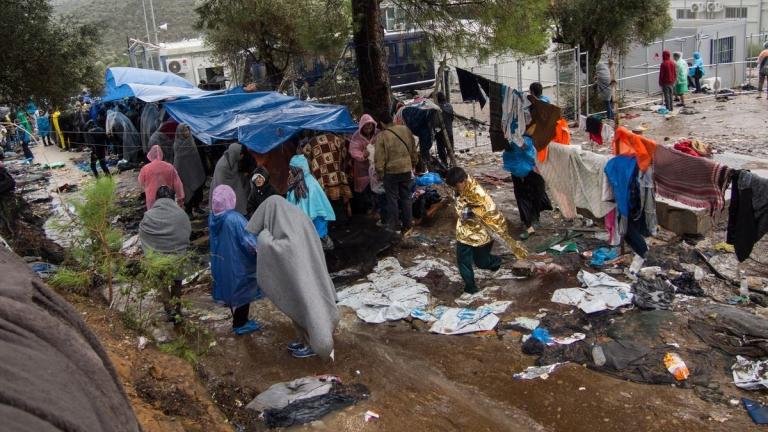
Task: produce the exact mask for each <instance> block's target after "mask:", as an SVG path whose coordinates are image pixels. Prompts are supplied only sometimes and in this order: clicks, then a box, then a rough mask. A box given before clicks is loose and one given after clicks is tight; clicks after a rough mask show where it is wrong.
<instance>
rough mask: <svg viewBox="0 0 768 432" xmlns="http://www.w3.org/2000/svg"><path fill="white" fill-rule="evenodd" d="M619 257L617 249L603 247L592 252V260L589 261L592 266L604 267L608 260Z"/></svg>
mask: <svg viewBox="0 0 768 432" xmlns="http://www.w3.org/2000/svg"><path fill="white" fill-rule="evenodd" d="M618 257H619V252H618V251H617V250H616V249H611V248H604V247H601V248H599V249H597V250H596V251H594V252H592V261H591V262H590V263H589V265H591V266H592V267H602V266H604V265H605V263H606V261H610V260H614V259H616V258H618Z"/></svg>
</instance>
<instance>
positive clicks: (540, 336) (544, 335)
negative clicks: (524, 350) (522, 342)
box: [531, 327, 552, 344]
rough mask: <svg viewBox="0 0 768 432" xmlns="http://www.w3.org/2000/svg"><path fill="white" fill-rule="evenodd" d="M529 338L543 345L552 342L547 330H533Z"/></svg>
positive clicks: (538, 328)
mask: <svg viewBox="0 0 768 432" xmlns="http://www.w3.org/2000/svg"><path fill="white" fill-rule="evenodd" d="M531 337H532V338H534V339H536V340H538V341H539V342H541V343H545V344H548V343H550V342H551V341H552V336H550V335H549V330H547V329H545V328H542V327H537V328H535V329H534V330H533V333H531Z"/></svg>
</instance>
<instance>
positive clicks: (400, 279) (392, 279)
mask: <svg viewBox="0 0 768 432" xmlns="http://www.w3.org/2000/svg"><path fill="white" fill-rule="evenodd" d="M403 273H404V270H403V267H402V266H401V265H400V263H399V262H398V261H397V258H394V257H389V258H385V259H383V260H381V261H379V263H378V264H377V265H376V267H375V268H374V269H373V273H371V274H370V275H368V282H365V283H361V284H357V285H353V286H351V287H349V288H347V289H344V290H342V291H340V292H339V294H338V296H339V306H348V307H350V308H352V309H354V310H355V312H356V313H357V317H358V318H360V319H361V320H363V321H365V322H367V323H371V324H380V323H383V322H386V321H397V320H401V319H405V318H407V317H409V316H410V315H411V312H412V311H413V310H414V309H417V308H426V307H427V306H428V305H429V289H428V288H427V287H426V285H424V284H420V283H418V282H416V281H415V280H414V279H412V278H410V277H408V276H405V275H404V274H403ZM425 275H426V273H425Z"/></svg>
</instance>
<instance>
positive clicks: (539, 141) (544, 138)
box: [525, 95, 562, 151]
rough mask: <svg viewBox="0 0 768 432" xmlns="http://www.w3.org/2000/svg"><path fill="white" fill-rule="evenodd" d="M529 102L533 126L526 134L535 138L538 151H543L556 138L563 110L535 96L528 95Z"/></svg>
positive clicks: (529, 127)
mask: <svg viewBox="0 0 768 432" xmlns="http://www.w3.org/2000/svg"><path fill="white" fill-rule="evenodd" d="M528 100H529V101H530V102H531V107H530V112H531V124H530V125H528V127H527V129H526V131H525V133H526V134H528V135H530V136H531V138H533V143H534V146H535V147H536V150H538V151H541V150H543V149H544V148H546V147H547V146H548V145H549V143H550V142H551V141H552V140H553V139H554V138H555V135H556V134H557V130H556V128H557V122H558V121H560V118H561V116H562V110H561V109H560V107H559V106H557V105H552V104H550V103H546V102H542V101H541V100H539V99H538V98H536V97H535V96H531V95H528Z"/></svg>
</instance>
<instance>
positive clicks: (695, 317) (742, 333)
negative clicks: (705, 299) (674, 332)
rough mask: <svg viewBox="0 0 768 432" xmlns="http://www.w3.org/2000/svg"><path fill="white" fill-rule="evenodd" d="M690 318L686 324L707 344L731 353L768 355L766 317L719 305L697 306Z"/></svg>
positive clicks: (735, 307) (750, 355)
mask: <svg viewBox="0 0 768 432" xmlns="http://www.w3.org/2000/svg"><path fill="white" fill-rule="evenodd" d="M691 317H692V318H691V319H690V320H689V322H688V326H689V327H690V328H691V330H692V331H693V332H694V333H696V335H698V336H699V337H700V338H701V339H702V340H703V341H704V342H705V343H707V344H708V345H710V346H711V347H713V348H718V349H720V350H722V351H725V352H727V353H728V354H731V355H742V356H746V357H752V358H760V357H766V356H768V319H766V318H762V317H759V316H757V315H753V314H751V313H750V312H749V311H747V310H744V309H743V308H740V307H738V306H728V305H720V304H714V305H707V306H702V307H700V308H697V309H696V310H694V311H692V313H691Z"/></svg>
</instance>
